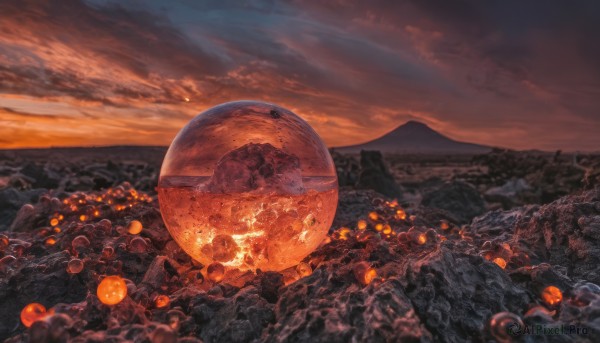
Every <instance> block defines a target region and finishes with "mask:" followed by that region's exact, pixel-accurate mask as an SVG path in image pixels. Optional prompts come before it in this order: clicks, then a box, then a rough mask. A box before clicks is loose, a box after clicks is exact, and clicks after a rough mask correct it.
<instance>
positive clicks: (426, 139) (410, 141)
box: [335, 120, 492, 154]
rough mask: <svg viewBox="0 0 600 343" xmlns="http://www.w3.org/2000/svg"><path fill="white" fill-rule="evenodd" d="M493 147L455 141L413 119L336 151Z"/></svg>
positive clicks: (453, 151)
mask: <svg viewBox="0 0 600 343" xmlns="http://www.w3.org/2000/svg"><path fill="white" fill-rule="evenodd" d="M491 149H492V148H491V147H489V146H485V145H479V144H473V143H465V142H458V141H455V140H453V139H450V138H448V137H446V136H444V135H442V134H440V133H438V132H437V131H435V130H433V129H431V128H430V127H429V126H427V125H425V124H423V123H420V122H417V121H412V120H411V121H408V122H406V123H405V124H404V125H401V126H398V127H397V128H396V129H395V130H393V131H391V132H389V133H387V134H386V135H384V136H382V137H379V138H377V139H375V140H372V141H370V142H367V143H363V144H357V145H350V146H345V147H339V148H335V151H338V152H345V153H353V152H360V151H361V150H379V151H381V152H385V153H426V154H481V153H486V152H489V151H490V150H491Z"/></svg>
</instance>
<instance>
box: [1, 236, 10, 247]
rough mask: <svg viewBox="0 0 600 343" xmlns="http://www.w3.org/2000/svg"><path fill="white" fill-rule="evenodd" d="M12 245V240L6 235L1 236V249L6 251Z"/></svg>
mask: <svg viewBox="0 0 600 343" xmlns="http://www.w3.org/2000/svg"><path fill="white" fill-rule="evenodd" d="M9 244H10V240H9V239H8V237H6V235H0V248H1V249H4V248H6V247H7V246H8V245H9Z"/></svg>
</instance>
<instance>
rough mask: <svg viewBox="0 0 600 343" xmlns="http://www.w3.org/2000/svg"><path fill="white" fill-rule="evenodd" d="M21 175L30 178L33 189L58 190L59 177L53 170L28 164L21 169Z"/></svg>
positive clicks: (32, 163) (31, 163) (33, 163)
mask: <svg viewBox="0 0 600 343" xmlns="http://www.w3.org/2000/svg"><path fill="white" fill-rule="evenodd" d="M21 173H22V174H23V175H25V176H28V177H30V178H32V179H33V180H34V181H33V184H32V186H33V187H35V188H47V189H52V188H58V185H59V182H60V179H61V177H60V175H58V173H56V172H55V171H54V170H52V169H49V168H47V167H44V166H42V165H40V164H38V163H35V162H29V163H27V164H25V165H24V166H23V168H21Z"/></svg>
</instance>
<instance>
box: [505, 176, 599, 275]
mask: <svg viewBox="0 0 600 343" xmlns="http://www.w3.org/2000/svg"><path fill="white" fill-rule="evenodd" d="M514 241H519V242H521V243H524V244H525V245H526V246H527V247H528V248H529V249H530V250H531V251H532V253H533V254H535V255H536V257H537V258H539V259H540V260H544V261H547V262H549V263H551V264H560V265H564V266H565V267H568V274H569V276H571V277H575V278H579V279H585V280H589V281H592V282H594V283H600V267H599V266H600V188H597V189H595V190H591V191H588V192H585V193H583V194H581V195H573V196H567V197H564V198H561V199H559V200H557V201H555V202H553V203H550V204H548V205H544V206H542V207H541V208H540V209H539V211H537V212H536V213H535V215H533V216H530V217H522V218H521V220H519V222H517V223H516V225H515V237H514Z"/></svg>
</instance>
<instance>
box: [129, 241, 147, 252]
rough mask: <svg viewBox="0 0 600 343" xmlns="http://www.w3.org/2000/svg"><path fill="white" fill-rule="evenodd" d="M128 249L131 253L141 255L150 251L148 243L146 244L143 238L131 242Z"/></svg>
mask: <svg viewBox="0 0 600 343" xmlns="http://www.w3.org/2000/svg"><path fill="white" fill-rule="evenodd" d="M128 248H129V251H131V252H134V253H138V254H141V253H145V252H146V250H148V243H146V240H145V239H143V238H142V237H135V238H134V239H132V240H131V242H129V246H128Z"/></svg>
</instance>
